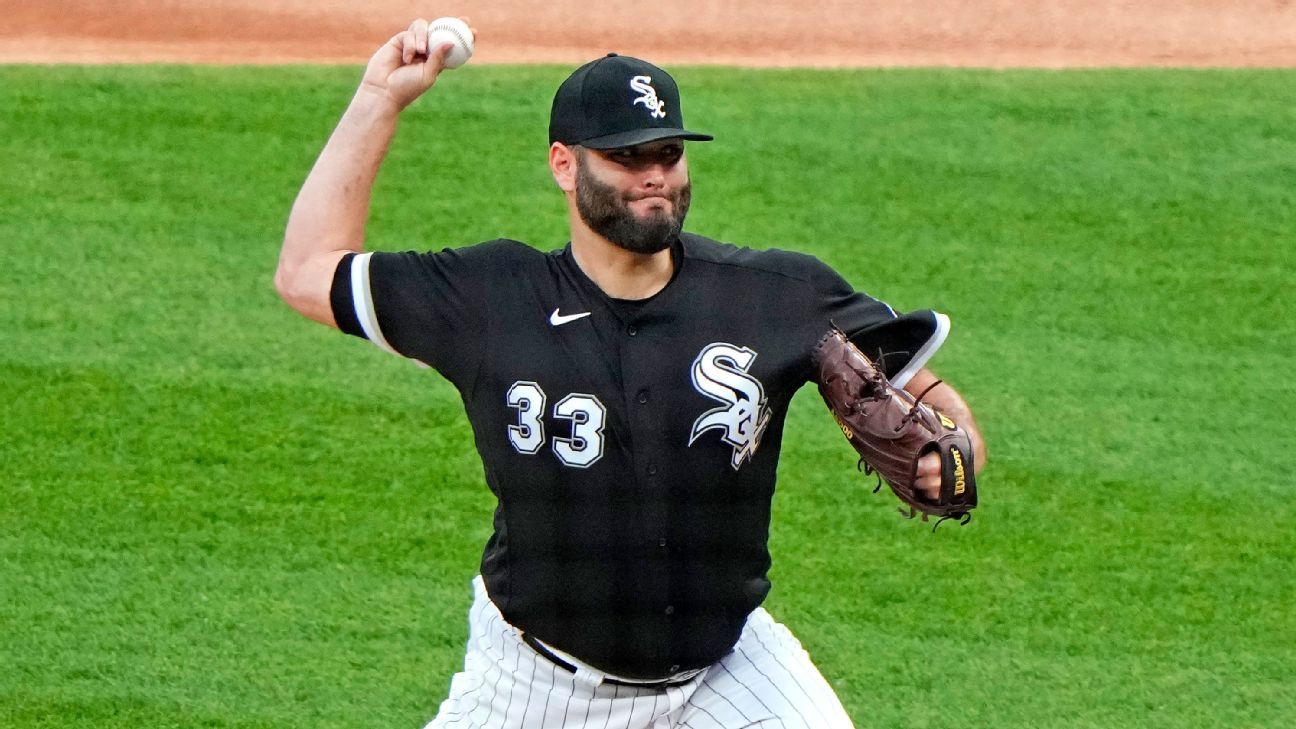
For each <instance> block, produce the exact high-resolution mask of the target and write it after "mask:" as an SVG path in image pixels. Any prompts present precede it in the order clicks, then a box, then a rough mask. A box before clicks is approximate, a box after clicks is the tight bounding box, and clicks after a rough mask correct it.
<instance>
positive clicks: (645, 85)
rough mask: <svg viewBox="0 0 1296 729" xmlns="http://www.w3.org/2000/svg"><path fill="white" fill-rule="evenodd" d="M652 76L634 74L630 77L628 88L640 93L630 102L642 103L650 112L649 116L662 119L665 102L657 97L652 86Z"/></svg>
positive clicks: (664, 111) (664, 112)
mask: <svg viewBox="0 0 1296 729" xmlns="http://www.w3.org/2000/svg"><path fill="white" fill-rule="evenodd" d="M650 84H652V76H635V77H634V78H632V79H630V88H631V89H633V90H634V92H635V93H637V94H640V96H639V98H637V99H635V100H634V101H632V102H630V103H631V105H633V104H643V105H644V106H646V107H647V108H648V111H650V112H652V113H651V114H650V115H649V116H651V117H652V118H654V119H664V118H665V117H666V102H664V101H662V100H661V99H659V98H657V89H655V88H653V87H652V86H651V85H650Z"/></svg>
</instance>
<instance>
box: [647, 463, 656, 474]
mask: <svg viewBox="0 0 1296 729" xmlns="http://www.w3.org/2000/svg"><path fill="white" fill-rule="evenodd" d="M648 475H649V476H656V475H657V464H655V463H650V464H648Z"/></svg>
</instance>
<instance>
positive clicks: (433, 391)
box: [0, 66, 1296, 728]
mask: <svg viewBox="0 0 1296 729" xmlns="http://www.w3.org/2000/svg"><path fill="white" fill-rule="evenodd" d="M565 73H566V69H559V68H550V67H536V68H501V67H493V68H492V67H471V66H469V67H466V68H464V69H462V70H460V71H456V72H455V73H454V74H448V75H447V76H446V77H445V78H444V79H443V82H442V84H441V85H440V86H438V87H437V89H435V90H434V92H433V94H432V95H430V96H429V97H428V98H426V99H424V100H421V101H420V102H418V104H417V105H416V106H415V107H414V108H412V109H411V110H410V111H409V112H408V113H407V114H406V117H405V119H404V120H403V122H402V129H401V132H400V136H399V137H398V139H397V141H396V144H395V145H394V148H393V150H392V153H391V156H390V158H389V161H388V163H387V165H386V167H385V168H384V171H383V173H382V175H381V177H380V180H379V184H378V189H377V191H376V194H375V198H374V209H373V218H372V221H371V224H370V239H371V242H372V244H373V245H374V246H375V247H378V248H383V249H406V248H414V249H427V248H437V247H441V246H444V245H460V244H466V243H471V242H475V241H478V240H486V239H490V238H493V237H496V236H500V235H503V236H509V237H514V238H518V239H522V240H526V241H529V242H531V243H533V244H535V245H537V246H538V247H541V248H551V247H555V246H558V245H561V244H562V243H563V242H564V241H565V236H566V232H565V223H564V219H563V211H562V203H561V200H560V198H559V196H558V194H557V193H556V192H555V191H554V190H553V187H552V182H551V181H550V179H549V175H548V172H547V170H546V169H545V167H544V163H543V160H544V149H545V138H544V133H545V123H546V116H547V112H548V104H549V100H550V94H551V93H552V89H553V88H555V87H556V85H557V83H558V82H559V81H560V80H561V78H562V77H563V76H564V75H565ZM676 75H677V78H678V79H679V80H680V82H681V85H682V88H683V89H684V93H685V105H686V108H687V114H688V120H689V124H690V126H692V127H696V128H698V129H701V130H704V131H708V132H712V133H714V134H716V135H717V142H715V143H713V144H709V145H693V146H691V147H690V163H691V167H692V170H693V174H694V177H695V205H694V210H693V214H692V215H691V218H690V228H691V229H693V230H695V231H697V232H700V233H704V234H708V235H712V236H714V237H718V238H721V239H726V240H732V241H735V242H740V243H745V244H749V245H753V246H757V247H767V246H777V247H786V248H793V249H797V250H804V251H808V252H811V253H814V254H816V255H818V256H820V257H822V258H823V259H825V260H827V261H828V262H830V263H831V264H832V265H834V266H835V267H837V268H838V269H839V270H841V271H842V272H843V274H845V275H846V276H847V277H848V278H849V279H850V280H852V281H853V282H855V283H856V284H857V285H859V286H860V287H862V288H864V289H866V290H869V291H871V292H873V293H875V294H876V295H878V296H880V297H883V298H886V299H887V300H889V301H891V302H892V303H894V304H895V305H897V306H898V307H901V308H916V307H927V306H930V307H935V308H938V309H940V310H942V311H945V312H947V313H949V314H950V315H951V316H952V317H953V319H954V323H955V330H954V334H953V336H952V337H951V339H950V340H949V342H948V344H947V345H946V348H945V350H944V351H943V352H942V353H941V354H940V355H939V356H938V358H937V359H936V360H935V361H934V362H933V366H934V368H935V369H936V370H937V372H938V373H940V374H942V375H945V376H947V377H949V378H950V379H951V381H953V382H954V383H956V384H957V385H958V386H959V388H960V389H961V390H962V391H964V393H965V394H966V395H967V396H968V398H969V399H970V400H971V401H972V403H973V404H974V406H975V407H976V410H977V413H978V415H979V417H980V419H981V422H982V426H983V428H984V429H985V431H986V433H987V435H988V437H989V438H990V442H991V453H992V465H991V466H990V469H989V470H988V472H987V473H986V474H985V477H984V486H985V490H986V497H985V506H984V508H983V509H982V510H981V513H980V514H979V515H978V518H977V519H976V521H975V522H974V524H973V525H971V526H969V527H968V528H965V529H951V528H949V525H946V526H944V527H942V528H941V530H940V531H939V532H937V533H936V534H935V535H931V534H928V533H927V530H926V529H924V528H923V526H922V525H921V524H915V523H910V522H906V521H903V520H901V519H899V518H898V516H896V515H895V513H894V500H893V499H892V498H891V497H890V496H888V495H886V494H885V493H884V494H879V495H876V496H874V495H872V494H870V493H869V484H866V483H863V482H862V481H861V480H860V478H859V477H858V476H855V475H854V474H853V472H852V471H851V466H852V463H853V459H852V458H851V455H850V453H849V451H848V449H847V448H846V446H845V444H843V443H841V442H840V436H838V435H836V434H835V430H834V428H833V427H832V424H831V422H830V421H829V420H828V419H827V418H826V417H825V416H824V414H823V413H822V408H821V405H819V403H818V402H817V397H816V396H815V395H814V394H813V392H810V391H807V392H804V393H803V394H802V396H801V397H799V398H798V399H797V401H796V402H795V403H794V406H793V412H792V414H791V416H790V420H789V425H788V435H787V438H786V447H785V451H784V458H783V463H782V467H781V481H780V495H779V498H778V500H777V503H776V520H775V523H774V526H773V536H772V545H773V549H774V551H775V568H774V579H775V592H774V594H773V596H772V597H771V599H770V602H769V606H770V608H771V610H772V611H774V612H775V614H776V615H777V616H778V617H780V618H781V619H783V620H785V621H786V622H788V623H789V625H790V626H791V627H792V628H793V629H794V630H795V631H796V632H797V634H798V635H799V637H801V639H802V641H803V642H804V643H805V644H806V645H807V647H808V648H809V649H810V650H811V652H812V655H813V656H814V657H815V658H816V660H817V661H818V662H819V664H820V666H821V667H822V669H823V670H824V673H825V674H826V675H827V676H828V677H829V678H830V679H831V680H832V681H833V682H834V684H835V685H836V686H837V687H838V689H839V691H840V692H841V695H842V698H843V700H844V701H845V703H846V704H847V707H848V708H849V709H850V710H851V712H852V715H853V716H854V717H855V719H856V721H857V723H859V725H860V726H888V727H892V726H894V727H921V726H933V725H941V726H968V727H971V726H985V725H988V724H995V725H998V726H1022V727H1049V726H1059V727H1061V726H1066V727H1074V726H1094V727H1098V726H1102V727H1111V726H1139V727H1143V726H1152V727H1180V726H1220V727H1268V726H1280V725H1282V724H1283V723H1284V722H1285V721H1286V717H1288V716H1290V715H1291V714H1292V713H1293V711H1294V710H1296V699H1293V698H1292V696H1291V694H1290V691H1288V690H1286V689H1287V688H1288V687H1290V686H1291V685H1292V684H1293V682H1296V675H1294V674H1296V668H1294V667H1296V652H1294V651H1293V649H1292V646H1293V645H1296V625H1294V621H1293V620H1292V619H1291V617H1290V615H1291V611H1290V607H1289V606H1290V605H1292V604H1293V603H1294V602H1296V588H1294V587H1293V581H1292V580H1291V579H1290V575H1291V574H1293V564H1294V563H1296V540H1294V539H1293V537H1292V536H1291V532H1290V530H1288V529H1285V528H1284V526H1283V525H1285V524H1286V523H1289V522H1290V520H1291V517H1293V516H1296V514H1293V512H1294V511H1296V509H1294V508H1293V499H1292V496H1291V479H1290V477H1289V475H1288V469H1285V468H1283V467H1282V463H1283V458H1282V457H1283V454H1284V449H1285V447H1286V445H1287V444H1286V443H1285V441H1284V440H1283V439H1282V438H1281V437H1280V436H1279V435H1277V433H1278V432H1281V427H1275V425H1276V424H1280V423H1281V422H1283V420H1284V417H1286V418H1288V419H1289V414H1290V413H1292V412H1296V407H1294V406H1296V392H1293V386H1292V385H1291V384H1290V380H1289V377H1286V376H1285V375H1287V374H1289V373H1290V372H1292V371H1293V370H1294V369H1296V368H1294V367H1293V364H1296V362H1294V361H1293V360H1294V359H1296V358H1294V357H1293V354H1294V346H1296V345H1293V344H1292V342H1293V337H1292V335H1293V334H1294V333H1296V332H1293V327H1294V326H1296V325H1293V324H1292V321H1291V317H1290V316H1289V315H1288V309H1289V306H1288V305H1287V304H1286V301H1287V299H1288V298H1289V297H1288V296H1287V294H1286V292H1287V291H1289V290H1290V288H1291V284H1292V283H1293V280H1292V279H1293V276H1292V272H1291V271H1292V269H1291V266H1290V252H1289V251H1290V245H1291V241H1292V240H1293V233H1294V232H1296V224H1294V223H1296V215H1294V213H1296V193H1293V190H1296V164H1294V163H1293V162H1292V160H1293V159H1296V156H1294V153H1296V131H1293V130H1296V111H1293V110H1292V108H1291V107H1290V105H1289V104H1287V103H1285V102H1284V98H1285V97H1284V93H1285V91H1286V90H1287V89H1289V88H1290V87H1291V84H1292V82H1293V80H1294V79H1293V76H1292V73H1291V72H1288V71H1132V70H1130V71H1085V72H1065V73H1058V72H1028V71H1021V72H983V71H916V70H915V71H900V70H897V71H851V72H847V71H842V72H811V71H751V70H739V69H692V68H689V69H680V70H679V71H678V72H677V74H676ZM357 76H358V71H357V69H354V68H307V67H300V68H246V69H208V68H190V67H139V68H122V67H117V68H77V67H59V68H40V67H6V68H2V69H0V89H3V91H0V95H2V96H0V101H2V102H3V108H4V113H0V154H3V155H4V158H5V159H6V169H7V170H9V171H10V174H8V175H5V176H3V177H0V206H3V212H4V214H3V215H0V240H3V241H4V246H5V248H4V250H5V252H6V254H7V255H6V265H5V266H4V267H3V268H0V328H2V329H0V331H2V332H3V335H4V341H5V344H6V346H5V348H4V349H3V353H2V354H0V367H2V368H3V370H2V372H0V382H3V384H0V393H2V394H3V396H4V402H5V403H6V409H5V416H4V419H3V424H4V425H3V439H2V440H0V464H3V465H2V466H0V468H3V474H2V479H0V662H2V663H3V665H5V666H6V667H7V670H5V671H0V724H3V725H5V726H14V727H23V728H25V727H42V726H56V725H57V726H67V725H69V724H72V725H87V726H88V725H94V726H101V727H138V726H159V727H162V726H175V727H190V726H211V727H298V726H300V727H306V726H311V727H330V726H336V727H364V726H374V727H377V726H393V725H394V726H419V725H421V724H422V722H424V721H426V719H428V718H429V717H430V716H431V715H432V714H433V713H434V712H435V709H436V704H437V702H439V701H440V699H441V698H442V696H443V695H444V692H445V689H446V685H447V682H448V679H449V676H450V674H451V672H453V670H455V667H456V666H457V664H458V663H459V662H460V661H461V659H462V640H463V635H464V632H465V627H464V611H465V609H466V607H467V603H468V599H469V594H468V589H467V580H468V578H469V577H470V576H471V575H472V573H473V571H474V567H475V561H476V559H477V557H478V555H479V553H480V547H481V544H482V542H483V540H484V539H485V536H486V535H487V534H488V533H489V532H488V530H489V516H490V510H491V506H492V504H491V498H490V496H489V494H488V493H486V490H485V489H484V488H483V487H482V486H481V467H480V464H479V463H478V462H477V460H476V457H475V454H474V453H473V452H472V450H471V448H472V435H471V432H470V431H469V429H468V427H467V425H466V423H464V422H463V416H462V412H461V409H460V406H459V404H458V400H457V393H455V392H454V390H453V388H452V387H450V386H449V385H448V384H446V383H444V382H443V381H441V380H439V379H438V378H437V377H436V376H435V375H432V374H430V373H426V372H423V371H420V370H418V369H416V368H414V367H411V366H409V365H408V364H406V363H403V362H400V361H398V360H396V359H395V358H391V357H389V356H386V355H383V354H382V353H381V352H379V351H377V350H376V349H375V348H373V347H372V346H371V345H368V344H367V343H364V342H360V341H357V340H352V339H350V338H346V337H343V336H341V335H337V334H334V333H330V332H328V331H326V330H324V329H323V328H321V327H315V326H313V325H310V324H309V323H307V322H305V321H303V320H301V319H300V318H298V317H296V315H295V314H293V313H292V312H290V311H288V310H287V308H286V307H284V306H283V305H282V304H280V303H279V302H278V301H277V299H276V298H275V296H274V293H273V290H272V287H271V285H270V274H271V271H272V268H273V265H274V260H275V257H276V253H277V248H278V244H279V240H280V236H281V234H282V228H283V222H284V219H285V217H286V214H287V210H288V207H289V206H290V205H291V202H292V199H293V197H294V195H295V194H296V190H297V187H298V186H299V185H300V182H301V180H302V179H303V178H304V176H305V174H306V172H307V170H308V169H309V167H310V164H311V162H312V160H313V159H314V156H315V155H316V154H317V153H318V150H319V148H320V146H321V145H322V144H323V142H324V140H325V139H326V138H327V135H328V133H329V131H330V130H331V128H332V126H333V124H334V123H335V122H336V119H337V117H338V115H339V114H340V113H341V110H342V108H343V106H344V105H345V103H346V100H347V98H348V97H349V95H350V93H351V90H352V88H353V85H354V83H355V82H356V80H357ZM952 706H958V707H959V709H958V710H951V709H949V708H946V707H952Z"/></svg>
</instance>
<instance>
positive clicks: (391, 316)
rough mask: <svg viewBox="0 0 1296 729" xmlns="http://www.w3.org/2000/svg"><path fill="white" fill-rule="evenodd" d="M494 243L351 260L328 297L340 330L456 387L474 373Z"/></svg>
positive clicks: (365, 255) (359, 256) (345, 260)
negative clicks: (431, 370)
mask: <svg viewBox="0 0 1296 729" xmlns="http://www.w3.org/2000/svg"><path fill="white" fill-rule="evenodd" d="M491 260H492V248H491V246H490V245H489V244H483V245H480V246H471V247H468V248H459V249H445V250H443V251H440V252H436V253H432V252H429V253H415V252H412V251H411V252H405V253H383V252H372V253H360V254H353V255H349V256H346V257H345V258H343V259H342V261H341V262H339V264H338V267H337V270H336V271H335V272H334V275H333V285H332V289H331V290H330V294H329V298H330V304H331V305H332V309H333V317H334V319H335V320H336V321H337V325H338V328H339V329H341V330H342V331H344V332H346V333H347V334H351V335H353V336H357V337H362V338H364V339H368V340H369V341H370V342H373V343H374V344H375V345H377V346H378V347H379V348H380V349H382V350H385V351H387V352H391V353H392V354H397V355H400V356H402V357H408V358H410V359H412V360H415V361H417V362H419V363H421V364H423V365H426V366H429V367H432V368H434V369H436V370H437V371H438V372H440V373H441V374H442V375H444V376H445V377H446V378H447V379H449V380H450V381H451V382H454V383H455V384H456V385H459V384H461V383H462V382H464V378H466V377H467V376H468V374H469V373H471V372H472V371H473V370H474V369H475V366H476V363H477V360H478V359H479V357H480V354H481V351H480V347H479V343H480V342H482V341H483V337H482V336H481V331H482V329H483V327H484V326H485V320H486V301H484V298H485V292H487V291H489V290H490V289H491V286H492V283H493V282H492V280H491V276H492V272H493V267H492V266H491Z"/></svg>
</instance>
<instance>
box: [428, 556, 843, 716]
mask: <svg viewBox="0 0 1296 729" xmlns="http://www.w3.org/2000/svg"><path fill="white" fill-rule="evenodd" d="M473 588H474V593H475V599H474V600H473V606H472V609H471V611H470V612H469V619H468V623H469V637H468V654H467V657H466V658H465V660H464V670H463V671H461V672H459V673H456V674H455V676H454V679H453V680H452V681H451V682H450V696H449V698H447V699H446V700H445V702H443V703H442V704H441V710H440V711H439V712H438V713H437V717H436V719H434V720H432V722H431V723H430V724H428V725H427V727H426V729H470V728H471V729H540V728H543V729H549V728H550V727H564V728H572V729H668V728H674V727H679V728H681V729H743V728H745V727H760V728H761V729H849V728H850V727H852V726H853V725H852V724H851V721H850V719H849V718H848V717H847V716H846V711H845V710H844V709H843V708H842V705H841V702H840V701H838V699H837V696H836V694H834V693H833V690H832V688H831V687H830V686H829V685H828V682H827V681H825V680H824V678H823V676H822V675H820V673H819V670H818V669H816V668H815V667H814V664H813V663H811V662H810V656H809V655H808V654H807V653H806V652H805V650H804V649H802V648H801V644H800V643H799V642H798V641H797V639H796V638H795V637H794V636H793V635H792V633H791V632H789V631H788V629H787V628H785V627H784V626H783V625H781V624H780V623H777V622H775V621H774V619H773V618H771V617H770V615H769V613H767V612H765V610H764V609H760V608H758V609H757V610H756V612H754V613H752V615H751V617H750V618H748V620H747V625H746V627H745V628H744V629H743V632H742V637H741V638H740V639H739V640H738V645H737V646H735V647H734V649H733V651H732V652H730V653H729V655H727V656H725V657H724V658H723V659H721V660H720V662H718V663H716V664H715V665H712V666H711V667H709V668H707V669H706V670H705V671H703V672H702V673H700V674H698V675H697V676H696V677H694V678H693V679H691V680H689V681H688V683H686V684H684V685H682V686H679V687H672V688H666V689H651V688H642V689H641V688H636V687H631V686H622V685H616V684H609V683H604V682H603V679H604V678H605V677H604V676H603V675H601V674H599V673H597V672H595V671H591V670H588V667H584V666H582V668H581V670H580V671H578V672H577V673H572V672H570V671H568V670H566V669H564V668H562V667H560V666H558V665H557V664H555V663H553V662H552V661H550V660H549V659H547V658H545V657H544V656H541V655H540V654H539V653H536V652H535V651H534V650H532V649H531V647H530V646H528V645H527V644H526V643H523V642H522V640H521V638H520V637H519V635H518V632H517V630H516V629H514V628H513V627H512V626H511V625H509V624H508V623H506V622H504V618H503V617H502V616H501V615H500V612H499V610H498V609H497V608H496V607H495V605H494V603H492V602H491V601H490V599H489V598H488V597H487V596H486V589H485V587H484V586H483V585H482V581H481V578H480V577H478V578H477V579H476V580H474V581H473Z"/></svg>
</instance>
